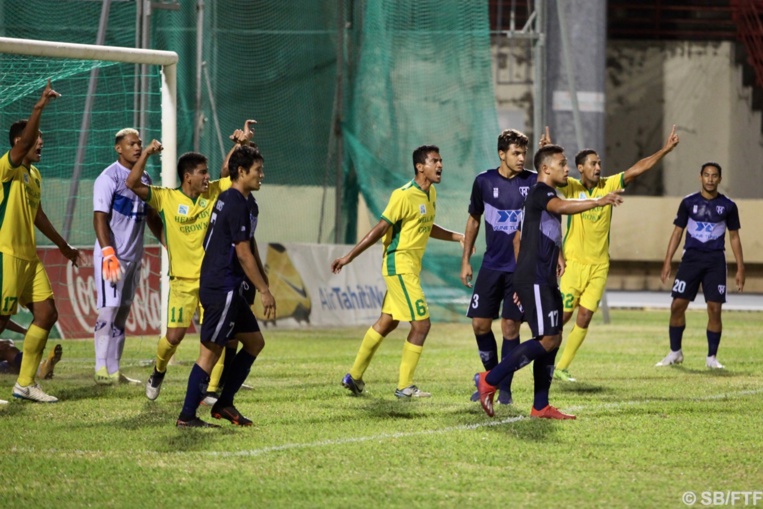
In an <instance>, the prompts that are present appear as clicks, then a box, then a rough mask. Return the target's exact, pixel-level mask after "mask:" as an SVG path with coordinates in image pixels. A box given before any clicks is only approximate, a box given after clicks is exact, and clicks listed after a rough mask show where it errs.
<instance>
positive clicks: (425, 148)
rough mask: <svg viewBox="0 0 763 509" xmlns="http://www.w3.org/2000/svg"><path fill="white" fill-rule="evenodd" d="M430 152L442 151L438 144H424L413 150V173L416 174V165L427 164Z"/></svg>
mask: <svg viewBox="0 0 763 509" xmlns="http://www.w3.org/2000/svg"><path fill="white" fill-rule="evenodd" d="M430 152H437V153H438V154H439V153H440V147H438V146H437V145H422V146H420V147H419V148H417V149H416V150H414V151H413V173H414V175H415V174H416V165H417V164H425V163H426V162H427V156H428V155H429V153H430Z"/></svg>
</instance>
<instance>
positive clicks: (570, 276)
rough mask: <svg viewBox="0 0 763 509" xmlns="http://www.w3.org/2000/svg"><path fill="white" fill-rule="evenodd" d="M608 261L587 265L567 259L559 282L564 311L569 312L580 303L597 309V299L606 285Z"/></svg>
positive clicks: (592, 309)
mask: <svg viewBox="0 0 763 509" xmlns="http://www.w3.org/2000/svg"><path fill="white" fill-rule="evenodd" d="M608 274H609V263H600V264H597V265H588V264H585V263H578V262H574V261H568V262H567V267H566V268H565V270H564V274H562V280H561V281H560V282H559V289H560V290H561V291H562V299H563V301H564V312H565V313H567V312H571V311H572V310H574V309H575V307H576V306H578V305H581V306H583V307H584V308H586V309H588V310H590V311H596V310H597V309H599V301H601V297H602V296H603V295H604V290H605V289H606V287H607V275H608Z"/></svg>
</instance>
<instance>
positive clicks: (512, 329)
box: [486, 319, 520, 339]
mask: <svg viewBox="0 0 763 509" xmlns="http://www.w3.org/2000/svg"><path fill="white" fill-rule="evenodd" d="M519 325H520V322H515V321H514V320H508V319H503V320H501V333H502V334H503V337H505V338H508V339H514V338H515V337H517V336H519ZM486 332H487V331H486Z"/></svg>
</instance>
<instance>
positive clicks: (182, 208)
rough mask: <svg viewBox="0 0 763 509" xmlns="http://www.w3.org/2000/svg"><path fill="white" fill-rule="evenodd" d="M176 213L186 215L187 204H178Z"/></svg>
mask: <svg viewBox="0 0 763 509" xmlns="http://www.w3.org/2000/svg"><path fill="white" fill-rule="evenodd" d="M178 214H180V215H181V216H187V215H188V205H178Z"/></svg>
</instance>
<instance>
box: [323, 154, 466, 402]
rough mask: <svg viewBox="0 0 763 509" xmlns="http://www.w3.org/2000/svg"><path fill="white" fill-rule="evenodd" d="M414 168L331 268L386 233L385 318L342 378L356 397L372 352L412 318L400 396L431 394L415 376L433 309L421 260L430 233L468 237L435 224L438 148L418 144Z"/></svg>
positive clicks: (338, 268)
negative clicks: (423, 284)
mask: <svg viewBox="0 0 763 509" xmlns="http://www.w3.org/2000/svg"><path fill="white" fill-rule="evenodd" d="M413 167H414V175H415V176H414V178H413V180H411V181H410V182H408V183H407V184H405V185H404V186H403V187H401V188H399V189H396V190H395V191H393V192H392V196H391V197H390V199H389V203H388V204H387V207H386V208H385V209H384V212H383V213H382V215H381V220H380V221H379V223H378V224H377V225H376V226H374V227H373V228H372V229H371V231H369V232H368V233H367V234H366V235H365V237H363V239H362V240H361V241H360V242H358V244H357V245H356V246H355V247H353V248H352V249H351V250H350V252H349V253H347V254H346V255H344V256H342V257H341V258H337V259H336V260H334V261H333V262H332V263H331V271H332V272H333V273H334V274H338V273H339V271H341V270H342V267H344V266H345V265H347V264H348V263H350V262H352V261H353V260H354V259H355V258H356V257H357V256H358V255H360V254H361V253H362V252H363V251H365V250H366V249H368V248H369V247H370V246H372V245H374V244H375V243H376V242H377V241H378V240H379V239H381V238H382V237H384V257H383V260H382V274H383V276H384V282H385V283H386V285H387V293H386V294H385V295H384V302H383V303H382V310H381V316H380V317H379V319H378V320H377V321H376V323H375V324H374V325H373V326H372V327H370V328H369V329H368V331H366V335H365V336H364V338H363V342H362V343H361V345H360V349H359V350H358V354H357V357H356V358H355V363H354V364H353V365H352V368H351V369H350V372H349V373H347V374H346V375H345V376H344V378H343V379H342V385H343V386H344V387H345V388H346V389H348V390H349V391H350V392H352V394H354V395H356V396H358V395H360V394H361V393H362V392H363V390H364V387H365V382H363V373H365V371H366V369H367V368H368V365H369V364H370V363H371V359H372V358H373V355H374V353H375V352H376V350H377V348H379V345H381V342H382V341H383V340H384V338H385V337H387V335H388V334H389V333H390V332H392V331H393V330H395V328H396V327H397V325H398V324H399V323H400V320H406V321H408V322H410V323H411V330H410V332H409V333H408V339H407V341H406V342H405V345H404V346H403V356H402V359H401V361H400V377H399V379H398V383H397V389H396V390H395V396H397V397H398V398H399V399H410V398H428V397H430V396H431V394H430V393H428V392H424V391H422V390H421V389H419V388H418V387H416V386H415V385H414V384H413V374H414V372H415V371H416V365H417V364H418V363H419V358H420V357H421V351H422V349H423V347H424V341H425V340H426V338H427V334H428V333H429V328H430V325H431V324H430V320H429V308H428V306H427V301H426V297H425V296H424V291H423V290H422V289H421V281H420V280H419V274H420V273H421V259H422V257H423V256H424V250H425V249H426V247H427V242H428V241H429V237H430V236H431V237H434V238H436V239H440V240H450V241H454V242H462V243H463V240H464V235H463V234H461V233H456V232H452V231H450V230H446V229H444V228H442V227H440V226H438V225H437V224H435V222H434V221H435V211H436V202H437V190H436V188H435V186H434V185H433V184H439V183H440V181H441V180H442V158H441V157H440V149H439V148H438V147H436V146H434V145H424V146H421V147H419V148H417V149H416V150H414V151H413Z"/></svg>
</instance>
